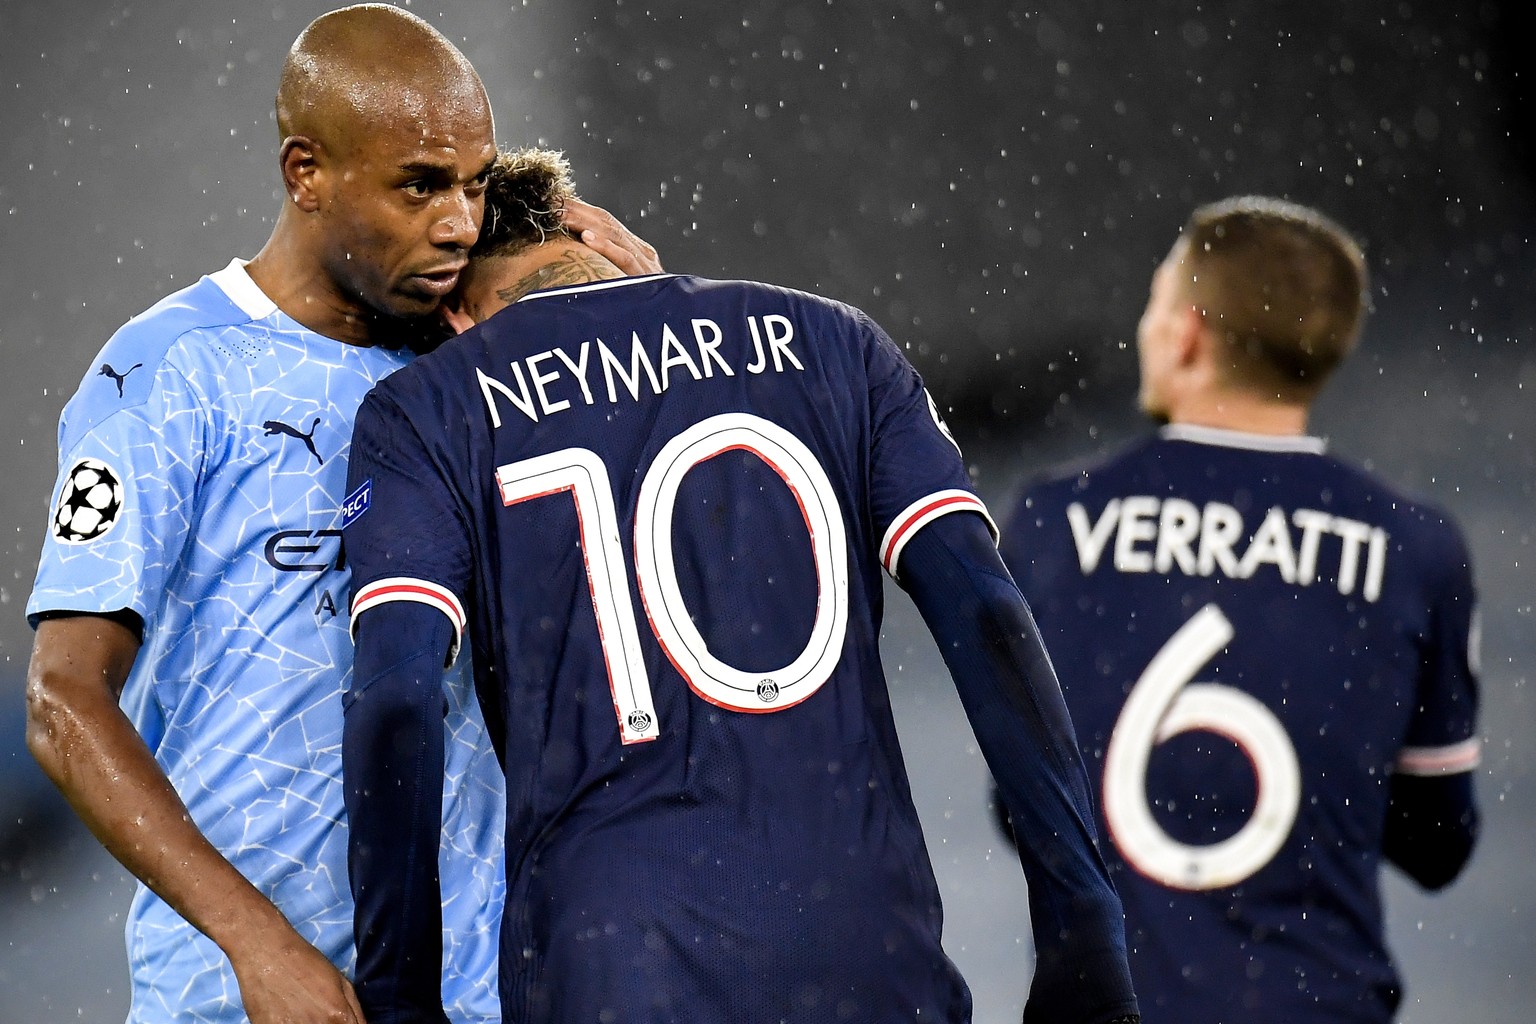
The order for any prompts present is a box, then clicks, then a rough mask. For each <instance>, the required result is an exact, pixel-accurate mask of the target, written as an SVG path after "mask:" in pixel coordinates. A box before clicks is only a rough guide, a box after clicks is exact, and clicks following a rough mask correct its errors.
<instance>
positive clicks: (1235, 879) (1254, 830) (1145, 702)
mask: <svg viewBox="0 0 1536 1024" xmlns="http://www.w3.org/2000/svg"><path fill="white" fill-rule="evenodd" d="M1234 635H1235V631H1234V630H1233V628H1232V623H1231V622H1229V621H1228V620H1227V617H1226V616H1225V615H1223V614H1222V612H1221V609H1220V608H1219V607H1217V606H1216V605H1215V604H1208V605H1206V606H1205V607H1204V608H1202V609H1200V611H1198V612H1196V613H1195V615H1194V616H1193V617H1192V618H1191V619H1190V620H1189V621H1188V622H1186V623H1185V624H1184V625H1183V626H1181V627H1179V629H1178V630H1177V631H1176V632H1175V633H1174V634H1173V636H1172V637H1170V638H1169V639H1168V642H1167V643H1165V644H1164V645H1163V647H1162V649H1161V650H1159V651H1158V652H1157V654H1156V655H1154V656H1153V658H1152V660H1151V661H1150V662H1149V663H1148V664H1147V667H1146V669H1145V670H1144V671H1143V672H1142V673H1141V677H1140V678H1139V679H1137V680H1136V685H1135V686H1133V687H1132V688H1131V692H1130V695H1129V696H1128V697H1127V698H1126V701H1125V706H1124V707H1123V708H1122V709H1121V711H1120V717H1119V719H1118V720H1117V721H1116V722H1115V728H1114V731H1113V732H1112V733H1111V735H1110V740H1109V748H1108V750H1107V751H1106V752H1105V756H1104V797H1103V799H1104V818H1105V821H1107V822H1108V823H1109V832H1110V835H1111V837H1112V838H1113V839H1114V842H1115V845H1116V846H1117V847H1118V848H1119V849H1120V852H1121V854H1122V855H1123V856H1124V857H1125V859H1126V861H1127V863H1129V864H1130V865H1131V866H1132V867H1133V868H1135V869H1136V870H1137V871H1139V872H1141V873H1142V874H1143V875H1146V876H1147V877H1148V878H1151V879H1152V880H1153V881H1156V882H1160V883H1161V884H1163V885H1166V886H1168V887H1169V888H1173V889H1183V890H1187V891H1192V892H1196V891H1200V890H1205V889H1219V888H1226V887H1229V886H1233V885H1236V884H1237V883H1239V882H1241V881H1243V880H1244V879H1246V878H1248V877H1250V876H1252V875H1253V874H1254V873H1255V872H1257V871H1258V870H1259V869H1260V868H1262V867H1264V865H1266V864H1268V863H1269V862H1270V860H1272V859H1273V858H1274V856H1275V854H1276V853H1277V852H1279V850H1280V847H1281V846H1283V845H1284V844H1285V840H1286V838H1287V837H1288V836H1289V835H1290V833H1291V828H1292V826H1293V825H1294V824H1295V822H1296V813H1297V810H1298V809H1299V808H1300V806H1301V769H1300V766H1299V765H1298V763H1297V760H1296V749H1295V747H1294V746H1293V745H1292V743H1291V739H1290V737H1289V736H1288V735H1287V734H1286V731H1285V727H1284V726H1283V725H1282V724H1281V723H1280V720H1279V719H1278V718H1276V717H1275V714H1274V712H1272V711H1270V710H1269V708H1267V707H1265V706H1264V704H1263V703H1261V702H1260V701H1259V700H1257V699H1256V698H1254V697H1252V696H1250V695H1249V694H1246V693H1244V692H1243V691H1241V690H1237V689H1234V688H1232V687H1230V686H1221V685H1219V684H1216V683H1200V682H1192V680H1193V679H1194V677H1195V674H1196V673H1197V672H1199V671H1200V669H1201V668H1202V667H1203V666H1204V665H1205V664H1206V663H1207V662H1209V661H1210V660H1211V659H1212V658H1213V657H1215V656H1216V655H1217V653H1219V652H1220V651H1221V650H1222V648H1224V647H1226V646H1227V644H1229V643H1230V642H1231V641H1232V638H1233V636H1234ZM1197 729H1198V730H1205V731H1209V732H1214V733H1218V734H1220V735H1222V736H1225V737H1227V738H1228V739H1229V740H1231V741H1232V742H1233V743H1235V744H1237V746H1238V747H1239V748H1241V749H1242V751H1243V753H1244V754H1245V755H1247V757H1248V759H1249V761H1250V762H1251V763H1252V765H1253V772H1254V777H1255V779H1256V781H1257V783H1258V799H1257V800H1256V801H1255V804H1254V808H1253V813H1252V814H1251V815H1250V816H1249V818H1248V820H1247V821H1246V822H1245V823H1244V824H1243V827H1242V828H1240V829H1238V831H1237V832H1236V833H1235V834H1233V835H1231V836H1229V837H1227V838H1226V839H1223V840H1221V841H1220V842H1217V843H1212V844H1208V845H1203V846H1191V845H1189V844H1186V843H1181V842H1178V841H1177V840H1175V839H1173V838H1172V837H1171V836H1169V835H1168V833H1167V832H1165V831H1163V829H1162V826H1160V825H1159V824H1158V823H1157V820H1156V819H1155V818H1154V817H1153V816H1152V809H1151V808H1150V807H1149V806H1148V805H1147V762H1148V760H1149V759H1150V758H1151V756H1152V749H1153V747H1155V746H1156V745H1157V744H1159V743H1164V742H1166V741H1167V740H1169V739H1171V738H1173V737H1174V736H1177V735H1178V734H1180V733H1183V732H1189V731H1191V730H1197Z"/></svg>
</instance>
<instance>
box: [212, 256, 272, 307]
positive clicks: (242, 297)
mask: <svg viewBox="0 0 1536 1024" xmlns="http://www.w3.org/2000/svg"><path fill="white" fill-rule="evenodd" d="M246 263H247V261H246V260H242V259H240V258H239V257H236V258H235V259H232V260H230V261H229V266H227V267H225V268H224V269H223V270H218V271H215V272H213V273H212V274H209V275H208V279H209V280H210V281H212V282H213V283H214V284H216V285H218V286H219V290H220V291H222V292H223V293H224V294H225V295H227V296H229V301H231V302H233V303H234V304H235V305H236V306H239V307H240V311H241V312H242V313H244V314H245V315H246V316H249V317H250V318H251V319H252V320H265V319H266V318H267V317H269V316H271V315H272V314H273V313H275V312H277V303H275V302H273V301H272V300H271V299H269V298H267V293H266V292H264V291H262V290H261V288H260V287H259V286H258V285H257V284H256V282H255V281H253V280H251V275H250V274H248V273H246V272H245V264H246Z"/></svg>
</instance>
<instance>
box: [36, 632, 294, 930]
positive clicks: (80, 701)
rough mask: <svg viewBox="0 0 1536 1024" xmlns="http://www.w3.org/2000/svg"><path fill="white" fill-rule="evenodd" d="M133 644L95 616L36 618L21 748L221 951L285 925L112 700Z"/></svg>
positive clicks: (129, 864) (108, 843) (99, 834)
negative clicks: (205, 830) (194, 815)
mask: <svg viewBox="0 0 1536 1024" xmlns="http://www.w3.org/2000/svg"><path fill="white" fill-rule="evenodd" d="M137 650H138V641H137V638H136V637H134V636H132V635H131V634H130V633H129V632H128V631H127V630H126V629H125V628H124V627H122V626H121V625H119V624H118V623H115V622H111V621H109V620H107V619H104V618H98V617H95V616H78V617H74V618H70V619H59V620H49V621H45V622H42V623H40V624H39V627H38V635H37V644H36V647H35V649H34V652H33V657H32V663H31V666H30V668H29V671H28V678H27V747H28V749H29V750H30V751H31V753H32V755H33V757H34V758H36V760H37V762H38V764H39V766H40V767H41V768H42V770H43V772H44V774H46V775H47V776H48V777H49V778H50V779H51V780H52V781H53V783H54V784H55V785H56V786H58V787H59V790H60V791H61V792H62V793H63V794H64V797H65V798H66V799H67V800H68V801H69V803H70V806H72V807H73V808H74V809H75V812H76V813H77V814H78V815H79V816H80V818H81V820H82V821H83V822H84V823H85V824H86V826H87V827H88V828H89V829H90V830H91V832H92V834H94V835H95V836H96V838H97V839H98V840H100V842H101V844H102V845H103V846H104V847H105V848H106V849H107V851H108V852H110V853H111V854H112V855H113V856H114V857H115V858H117V860H118V862H119V863H121V864H122V865H123V866H124V867H125V868H127V869H128V871H129V872H131V873H132V874H133V875H134V877H136V878H138V879H139V880H140V881H142V882H143V883H144V884H145V885H147V886H148V887H149V888H150V889H152V890H154V892H155V893H156V894H157V895H159V896H160V897H161V898H162V899H164V900H165V901H166V903H168V904H169V905H170V906H171V907H172V908H173V909H174V910H175V911H176V912H177V913H179V914H181V915H182V916H183V917H184V918H186V919H187V920H188V921H189V922H190V923H191V924H192V925H193V926H194V927H196V928H197V929H198V930H200V931H201V932H203V933H204V934H205V935H207V936H208V937H209V938H211V939H212V940H213V941H214V942H216V943H218V944H219V945H220V947H222V948H224V949H225V951H226V952H229V951H230V950H231V949H232V948H237V947H239V946H240V944H241V943H247V944H249V943H252V942H260V940H261V936H263V935H270V934H271V931H272V930H273V929H288V926H287V922H286V921H285V920H284V919H283V918H282V915H281V914H279V913H278V912H277V910H276V909H275V908H274V907H273V906H272V904H271V903H270V902H269V901H268V900H267V899H266V898H265V897H264V896H262V895H261V894H260V893H259V892H258V891H257V890H256V889H255V888H254V887H253V886H252V885H251V884H250V883H249V882H248V881H247V880H246V879H245V878H244V876H242V875H241V874H240V873H239V872H238V871H237V870H235V868H234V867H233V866H231V865H230V863H229V862H228V861H227V860H225V859H224V857H223V856H222V855H221V854H220V853H219V852H218V850H216V849H215V848H214V847H213V846H212V844H210V843H209V842H208V840H207V839H206V837H204V836H203V834H202V832H201V831H200V830H199V829H198V827H197V826H196V825H195V824H194V823H193V822H192V820H191V818H190V816H189V815H188V813H187V808H186V805H185V804H184V803H183V802H182V800H181V797H180V796H179V795H178V794H177V793H176V790H175V789H174V788H173V787H172V786H171V783H170V781H169V780H168V779H167V778H166V776H165V773H164V772H163V771H162V770H161V768H160V766H159V764H158V763H157V762H156V761H155V759H154V757H153V756H152V755H151V754H150V752H149V749H148V748H147V747H146V746H145V745H144V741H143V739H142V738H141V737H140V736H139V734H138V732H137V730H135V729H134V727H133V724H132V723H131V722H130V721H129V720H128V718H127V716H126V715H124V714H123V712H122V710H121V708H119V707H118V703H117V695H118V693H119V692H120V691H121V688H122V685H123V681H124V680H125V679H126V678H127V675H128V671H129V669H130V668H131V667H132V665H133V660H134V656H135V654H136V653H137ZM288 930H291V929H288Z"/></svg>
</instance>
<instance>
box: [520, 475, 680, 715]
mask: <svg viewBox="0 0 1536 1024" xmlns="http://www.w3.org/2000/svg"><path fill="white" fill-rule="evenodd" d="M496 482H497V483H498V484H499V485H500V486H501V500H502V502H503V503H504V504H506V505H515V504H518V503H519V502H523V501H531V500H533V499H534V498H543V497H547V496H548V495H551V494H560V493H562V492H567V491H568V492H570V495H571V498H572V500H573V501H574V502H575V504H576V522H577V527H578V533H579V534H580V536H581V557H582V560H583V562H585V563H586V569H587V589H588V590H589V591H591V594H592V611H593V614H594V615H595V616H596V618H597V635H598V643H599V646H601V647H602V649H603V660H604V661H605V662H606V663H607V665H608V688H609V690H610V691H611V692H612V694H613V709H614V713H615V714H617V715H618V718H619V737H620V739H621V740H622V741H623V742H624V743H644V742H646V741H648V740H653V739H655V738H656V737H657V736H658V735H659V733H658V732H657V731H656V730H655V729H654V728H653V727H654V726H655V724H656V705H655V702H654V701H653V700H652V699H651V681H650V678H649V677H648V676H647V675H646V671H645V659H644V656H643V654H642V652H641V648H640V629H639V626H637V625H636V624H635V608H634V604H633V603H632V602H631V601H630V599H629V576H628V573H626V572H625V569H624V549H623V548H622V547H621V546H620V544H619V515H618V512H617V511H616V510H615V506H614V503H613V487H612V486H611V485H610V484H609V482H608V467H607V466H605V465H603V460H602V459H601V458H599V457H598V455H597V453H596V452H593V451H591V450H589V449H586V448H566V449H564V450H562V451H558V452H550V453H549V454H548V455H540V456H537V457H535V458H532V459H525V460H524V461H522V462H510V463H508V464H507V465H505V466H498V467H496ZM589 517H590V518H591V519H592V520H594V522H591V523H589V522H588V519H589ZM615 640H616V641H617V645H618V652H619V657H618V658H615V657H614V656H613V653H612V646H611V644H612V641H615Z"/></svg>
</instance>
